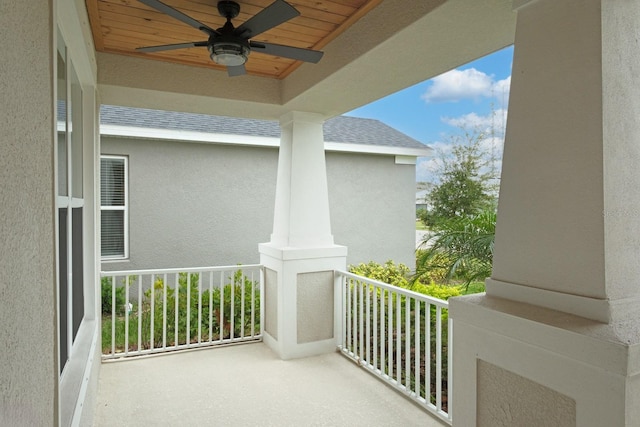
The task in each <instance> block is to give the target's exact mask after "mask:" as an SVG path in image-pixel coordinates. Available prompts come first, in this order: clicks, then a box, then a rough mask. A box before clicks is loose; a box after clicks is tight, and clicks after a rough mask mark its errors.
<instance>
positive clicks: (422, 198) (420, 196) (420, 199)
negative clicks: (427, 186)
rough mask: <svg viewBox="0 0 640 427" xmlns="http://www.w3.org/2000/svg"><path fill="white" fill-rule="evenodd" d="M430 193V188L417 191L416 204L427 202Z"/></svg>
mask: <svg viewBox="0 0 640 427" xmlns="http://www.w3.org/2000/svg"><path fill="white" fill-rule="evenodd" d="M428 194H429V190H420V191H416V205H424V204H426V203H427V195H428Z"/></svg>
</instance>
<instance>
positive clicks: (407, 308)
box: [404, 296, 411, 391]
mask: <svg viewBox="0 0 640 427" xmlns="http://www.w3.org/2000/svg"><path fill="white" fill-rule="evenodd" d="M410 378H411V298H409V297H408V296H407V297H405V299H404V386H405V387H406V388H407V391H411V380H410Z"/></svg>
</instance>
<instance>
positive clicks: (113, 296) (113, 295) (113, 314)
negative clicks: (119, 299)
mask: <svg viewBox="0 0 640 427" xmlns="http://www.w3.org/2000/svg"><path fill="white" fill-rule="evenodd" d="M111 354H116V276H111Z"/></svg>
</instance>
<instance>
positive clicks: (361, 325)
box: [358, 282, 364, 363]
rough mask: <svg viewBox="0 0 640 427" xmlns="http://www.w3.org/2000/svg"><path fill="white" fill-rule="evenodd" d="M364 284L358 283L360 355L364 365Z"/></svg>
mask: <svg viewBox="0 0 640 427" xmlns="http://www.w3.org/2000/svg"><path fill="white" fill-rule="evenodd" d="M363 288H364V283H362V282H358V305H359V308H360V310H359V314H358V335H359V337H360V339H359V340H358V341H359V342H358V353H359V354H360V363H362V361H363V359H364V348H363V347H364V304H363V302H362V297H363V294H364V290H363Z"/></svg>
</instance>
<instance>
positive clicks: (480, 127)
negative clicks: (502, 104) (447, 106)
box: [441, 108, 507, 134]
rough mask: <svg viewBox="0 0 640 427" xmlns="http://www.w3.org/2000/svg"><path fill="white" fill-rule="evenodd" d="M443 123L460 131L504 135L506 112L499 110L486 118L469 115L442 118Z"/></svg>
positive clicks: (473, 114)
mask: <svg viewBox="0 0 640 427" xmlns="http://www.w3.org/2000/svg"><path fill="white" fill-rule="evenodd" d="M441 120H442V121H443V122H444V123H446V124H448V125H451V126H455V127H457V128H460V129H473V130H477V131H479V132H485V133H491V132H493V133H497V134H504V129H505V126H506V124H507V110H506V109H504V108H499V109H496V110H493V111H492V112H491V113H489V114H487V115H486V116H480V115H478V114H476V113H469V114H465V115H462V116H459V117H442V119H441Z"/></svg>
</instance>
